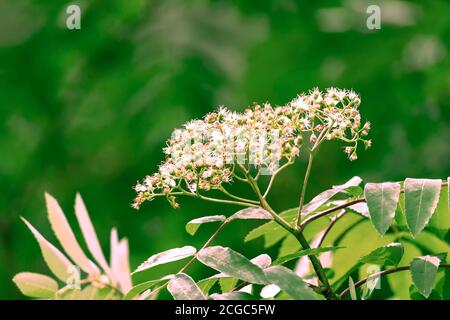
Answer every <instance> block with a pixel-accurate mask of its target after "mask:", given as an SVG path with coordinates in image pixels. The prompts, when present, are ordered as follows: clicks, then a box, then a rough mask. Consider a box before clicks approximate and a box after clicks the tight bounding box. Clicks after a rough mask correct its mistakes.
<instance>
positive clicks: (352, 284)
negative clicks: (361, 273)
mask: <svg viewBox="0 0 450 320" xmlns="http://www.w3.org/2000/svg"><path fill="white" fill-rule="evenodd" d="M348 287H349V289H350V298H351V299H352V300H358V296H357V295H356V288H355V282H353V278H352V277H349V278H348Z"/></svg>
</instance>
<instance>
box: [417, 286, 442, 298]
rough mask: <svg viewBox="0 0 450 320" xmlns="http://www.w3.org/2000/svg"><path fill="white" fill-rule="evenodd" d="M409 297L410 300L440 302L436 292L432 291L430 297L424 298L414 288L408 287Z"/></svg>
mask: <svg viewBox="0 0 450 320" xmlns="http://www.w3.org/2000/svg"><path fill="white" fill-rule="evenodd" d="M409 296H410V299H411V300H442V297H441V296H440V295H439V293H438V292H436V290H432V291H431V293H430V295H429V296H428V297H427V298H425V297H424V296H423V295H422V294H421V293H420V292H419V291H417V288H416V287H414V286H410V287H409Z"/></svg>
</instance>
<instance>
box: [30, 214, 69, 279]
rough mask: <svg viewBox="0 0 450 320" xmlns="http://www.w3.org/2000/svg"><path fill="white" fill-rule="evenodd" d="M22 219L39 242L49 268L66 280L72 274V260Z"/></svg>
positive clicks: (58, 276)
mask: <svg viewBox="0 0 450 320" xmlns="http://www.w3.org/2000/svg"><path fill="white" fill-rule="evenodd" d="M22 220H23V222H25V224H26V225H27V227H28V229H30V231H31V232H32V233H33V235H34V237H35V238H36V240H37V242H38V243H39V247H40V248H41V252H42V256H43V257H44V260H45V263H46V264H47V266H48V267H49V269H50V270H51V271H52V272H53V274H54V275H55V276H56V277H57V278H58V279H60V280H61V281H63V282H66V280H67V279H68V277H70V276H71V274H70V270H73V265H72V263H71V262H70V260H69V259H67V258H66V256H65V255H64V254H63V253H62V252H61V251H59V250H58V249H57V248H56V247H55V246H54V245H53V244H51V243H50V242H48V241H47V240H46V239H45V238H44V237H43V236H42V235H41V234H40V233H39V231H37V230H36V229H35V228H34V227H33V226H32V225H31V224H30V223H29V222H28V221H27V220H26V219H25V218H22Z"/></svg>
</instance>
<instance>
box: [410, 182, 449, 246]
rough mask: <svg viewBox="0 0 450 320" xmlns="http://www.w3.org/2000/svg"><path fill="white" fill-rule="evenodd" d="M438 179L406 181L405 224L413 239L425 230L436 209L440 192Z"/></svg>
mask: <svg viewBox="0 0 450 320" xmlns="http://www.w3.org/2000/svg"><path fill="white" fill-rule="evenodd" d="M441 183H442V181H441V180H440V179H409V178H408V179H406V180H405V209H406V222H407V224H408V228H409V230H410V231H411V234H412V235H413V236H414V237H415V236H416V235H417V234H418V233H419V232H420V231H422V230H423V228H425V226H426V225H427V224H428V221H429V220H430V218H431V216H432V215H433V212H434V210H435V209H436V206H437V203H438V201H439V194H440V190H441Z"/></svg>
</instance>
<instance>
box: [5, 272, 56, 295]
mask: <svg viewBox="0 0 450 320" xmlns="http://www.w3.org/2000/svg"><path fill="white" fill-rule="evenodd" d="M13 281H14V283H15V284H16V286H17V287H18V288H19V290H20V292H22V293H23V294H24V295H26V296H28V297H33V298H43V299H47V298H51V297H52V296H53V295H54V294H55V292H56V291H57V290H58V283H57V282H56V281H55V280H53V279H52V278H50V277H48V276H46V275H43V274H39V273H33V272H21V273H18V274H16V275H15V276H14V278H13Z"/></svg>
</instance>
